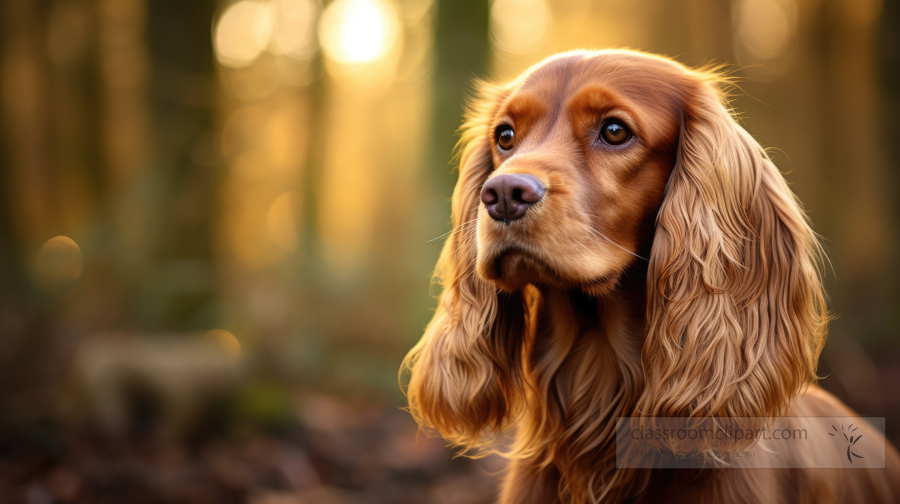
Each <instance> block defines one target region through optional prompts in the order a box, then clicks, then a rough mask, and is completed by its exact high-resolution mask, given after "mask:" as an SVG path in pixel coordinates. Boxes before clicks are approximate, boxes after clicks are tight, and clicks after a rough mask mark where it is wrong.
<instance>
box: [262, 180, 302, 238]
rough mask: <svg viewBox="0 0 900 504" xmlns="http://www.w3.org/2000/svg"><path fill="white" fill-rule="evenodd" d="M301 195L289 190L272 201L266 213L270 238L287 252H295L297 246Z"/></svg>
mask: <svg viewBox="0 0 900 504" xmlns="http://www.w3.org/2000/svg"><path fill="white" fill-rule="evenodd" d="M298 203H299V195H298V194H297V193H296V192H294V191H287V192H285V193H283V194H281V195H280V196H278V198H276V199H275V201H274V202H273V203H272V206H270V207H269V213H268V215H266V230H267V231H268V234H269V240H271V241H272V243H273V244H274V245H275V246H276V247H278V248H279V249H281V250H283V251H285V252H293V251H294V249H295V248H297V219H296V215H297V210H298V206H299V205H298Z"/></svg>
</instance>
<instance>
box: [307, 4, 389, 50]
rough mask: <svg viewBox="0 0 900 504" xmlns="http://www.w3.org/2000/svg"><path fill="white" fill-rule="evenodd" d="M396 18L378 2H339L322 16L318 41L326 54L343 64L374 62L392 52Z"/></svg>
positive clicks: (384, 5)
mask: <svg viewBox="0 0 900 504" xmlns="http://www.w3.org/2000/svg"><path fill="white" fill-rule="evenodd" d="M396 32H397V20H396V16H395V14H394V12H393V10H392V9H391V7H390V6H389V5H387V4H386V3H384V2H382V1H379V0H336V1H335V2H333V3H331V4H330V5H329V6H328V7H327V8H326V9H325V12H323V13H322V19H321V21H320V23H319V40H320V41H321V44H322V49H323V50H324V51H325V55H326V56H327V57H328V58H330V59H331V60H333V61H336V62H338V63H343V64H350V65H352V64H360V63H371V62H374V61H377V60H379V59H381V58H383V57H384V56H385V55H387V53H388V52H389V51H390V49H391V47H392V46H393V44H394V42H395V39H396V37H397V33H396Z"/></svg>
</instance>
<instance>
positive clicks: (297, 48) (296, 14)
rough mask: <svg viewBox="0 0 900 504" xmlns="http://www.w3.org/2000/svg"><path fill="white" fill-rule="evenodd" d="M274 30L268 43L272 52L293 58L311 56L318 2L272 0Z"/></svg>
mask: <svg viewBox="0 0 900 504" xmlns="http://www.w3.org/2000/svg"><path fill="white" fill-rule="evenodd" d="M272 7H273V9H274V13H275V31H274V34H273V36H272V41H271V44H270V47H271V49H272V50H273V52H276V53H279V54H283V55H285V56H289V57H291V58H295V59H301V60H305V59H309V58H312V57H313V55H314V54H315V52H316V49H317V48H318V47H317V45H316V30H315V26H316V18H317V17H318V15H319V4H318V2H316V1H315V0H272Z"/></svg>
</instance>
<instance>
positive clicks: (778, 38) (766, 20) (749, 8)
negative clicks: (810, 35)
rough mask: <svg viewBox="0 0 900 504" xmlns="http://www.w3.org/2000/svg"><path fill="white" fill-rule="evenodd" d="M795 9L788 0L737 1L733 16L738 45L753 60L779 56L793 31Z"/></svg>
mask: <svg viewBox="0 0 900 504" xmlns="http://www.w3.org/2000/svg"><path fill="white" fill-rule="evenodd" d="M796 9H797V8H796V5H794V3H793V1H792V0H740V1H739V2H738V3H737V4H736V6H735V12H734V16H735V18H736V22H735V26H736V29H737V33H738V36H739V37H740V40H741V42H742V43H743V45H744V46H745V47H746V48H747V49H748V50H749V51H750V52H751V53H752V54H753V55H754V56H756V57H757V58H760V59H763V60H767V59H773V58H777V57H778V56H781V55H782V54H783V53H784V51H785V49H787V47H788V45H789V44H790V42H791V38H792V37H793V35H794V32H795V31H796V29H797V10H796Z"/></svg>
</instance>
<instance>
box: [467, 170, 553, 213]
mask: <svg viewBox="0 0 900 504" xmlns="http://www.w3.org/2000/svg"><path fill="white" fill-rule="evenodd" d="M546 191H547V188H546V187H544V184H541V181H540V180H538V179H537V177H534V176H532V175H526V174H524V173H504V174H502V175H497V176H495V177H491V178H490V179H489V180H488V181H487V182H485V184H484V187H483V188H482V189H481V202H482V203H484V206H485V207H486V208H487V211H488V214H489V215H490V216H491V218H492V219H494V220H502V221H512V220H516V219H521V218H522V216H524V215H525V210H528V207H530V206H531V205H534V204H535V203H537V202H538V201H540V200H541V198H542V197H544V192H546Z"/></svg>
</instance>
